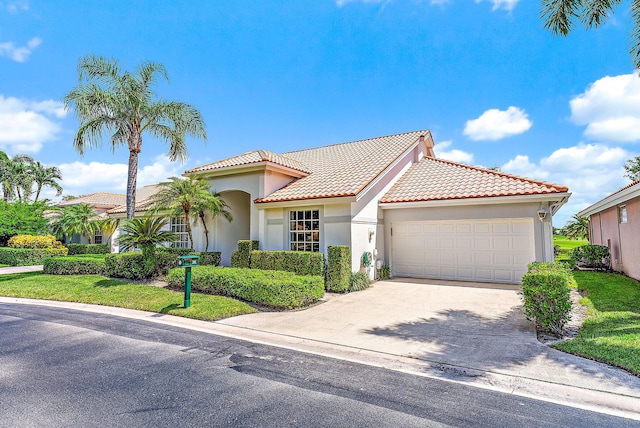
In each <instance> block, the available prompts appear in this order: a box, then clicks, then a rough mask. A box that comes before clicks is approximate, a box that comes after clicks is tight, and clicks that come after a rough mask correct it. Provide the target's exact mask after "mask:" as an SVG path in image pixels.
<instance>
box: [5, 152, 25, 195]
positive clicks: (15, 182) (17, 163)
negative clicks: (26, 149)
mask: <svg viewBox="0 0 640 428" xmlns="http://www.w3.org/2000/svg"><path fill="white" fill-rule="evenodd" d="M2 155H4V156H2ZM2 155H0V160H1V162H2V167H1V169H0V173H1V177H2V190H3V194H4V195H3V197H4V200H5V201H7V202H8V201H9V200H10V199H13V198H14V197H17V200H18V201H20V202H28V199H29V196H30V195H31V188H32V187H33V176H32V173H31V165H32V164H33V158H32V157H31V156H28V155H15V156H13V158H9V157H8V156H7V155H6V154H5V153H2Z"/></svg>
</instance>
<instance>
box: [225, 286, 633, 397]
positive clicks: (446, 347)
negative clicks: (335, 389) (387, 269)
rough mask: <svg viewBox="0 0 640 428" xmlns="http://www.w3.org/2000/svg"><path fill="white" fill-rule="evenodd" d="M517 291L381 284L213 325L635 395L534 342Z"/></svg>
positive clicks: (603, 373)
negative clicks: (303, 306) (300, 307)
mask: <svg viewBox="0 0 640 428" xmlns="http://www.w3.org/2000/svg"><path fill="white" fill-rule="evenodd" d="M518 290H519V286H514V285H504V284H483V283H465V282H453V281H435V280H409V279H402V280H391V281H381V282H377V283H375V284H374V285H373V286H372V287H371V288H369V289H367V290H364V291H360V292H357V293H349V294H346V295H330V296H329V298H328V301H326V302H324V303H321V304H319V305H317V306H314V307H312V308H309V309H306V310H302V311H296V312H262V313H258V314H249V315H242V316H238V317H233V318H228V319H225V320H221V321H219V322H218V324H224V325H228V326H234V327H240V328H245V329H247V330H248V331H252V332H264V333H272V334H273V335H279V336H281V337H286V338H288V339H299V340H300V342H299V343H301V344H302V345H304V344H305V343H314V342H315V343H322V344H324V345H329V346H331V345H335V346H336V348H337V347H340V348H344V347H348V348H351V349H353V350H354V351H355V352H358V351H371V352H374V353H379V354H385V355H388V356H394V357H403V358H405V359H407V360H408V361H416V362H425V363H426V364H427V365H429V366H430V367H431V370H433V368H434V367H435V368H436V370H437V369H439V370H440V371H441V372H442V375H443V376H447V377H450V378H451V377H453V378H457V379H461V380H469V379H471V378H478V379H480V378H482V379H484V381H485V383H487V382H488V383H491V384H493V383H494V382H498V380H496V379H498V378H500V379H501V380H500V382H502V383H503V385H502V386H503V387H505V385H506V387H507V389H509V388H510V387H511V386H513V388H514V389H515V388H517V387H518V386H521V385H518V384H522V383H527V382H529V383H530V386H529V387H530V388H531V389H532V390H535V392H536V393H539V389H541V388H543V389H548V390H551V389H553V388H554V387H555V386H569V387H575V388H579V389H580V391H581V392H580V393H579V394H585V393H586V394H588V393H589V391H606V392H608V393H612V394H614V395H612V396H611V397H610V399H611V401H612V403H614V404H615V401H616V400H617V399H618V398H617V396H618V394H621V395H623V396H626V397H633V400H636V399H638V398H640V379H639V378H638V377H636V376H633V375H631V374H629V373H627V372H625V371H623V370H620V369H616V368H613V367H609V366H607V365H605V364H600V363H597V362H594V361H590V360H587V359H583V358H580V357H575V356H573V355H568V354H565V353H563V352H560V351H556V350H554V349H552V348H549V347H548V346H546V345H543V344H541V343H540V342H538V340H537V339H536V334H535V328H534V326H533V324H532V323H530V322H528V321H527V320H526V319H525V318H524V315H523V313H522V305H521V300H520V296H519V295H518ZM505 382H506V384H505ZM531 382H533V383H531ZM536 382H543V383H544V384H543V385H544V386H540V384H538V383H536ZM525 389H526V388H525ZM520 390H522V388H520ZM532 393H533V392H532ZM562 394H564V392H562ZM556 395H557V394H556ZM597 399H598V400H599V401H600V400H602V398H601V397H598V398H597ZM638 403H640V402H638Z"/></svg>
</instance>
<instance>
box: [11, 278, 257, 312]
mask: <svg viewBox="0 0 640 428" xmlns="http://www.w3.org/2000/svg"><path fill="white" fill-rule="evenodd" d="M0 296H7V297H23V298H29V299H47V300H59V301H65V302H81V303H93V304H96V305H105V306H116V307H120V308H129V309H139V310H142V311H149V312H158V313H162V314H170V315H178V316H182V317H187V318H195V319H199V320H207V321H214V320H218V319H221V318H228V317H232V316H236V315H242V314H248V313H252V312H257V311H256V310H255V309H254V308H252V307H251V306H249V305H247V304H246V303H243V302H239V301H237V300H234V299H230V298H228V297H222V296H212V295H208V294H196V293H192V294H191V306H190V307H189V308H188V309H185V308H183V306H182V305H183V301H184V293H182V292H178V291H171V290H166V289H164V288H160V287H153V286H150V285H144V284H132V283H128V282H124V281H118V280H113V279H109V278H105V277H103V276H99V275H69V276H65V275H45V274H43V273H41V272H30V273H20V274H8V275H0Z"/></svg>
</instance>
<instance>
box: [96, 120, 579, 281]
mask: <svg viewBox="0 0 640 428" xmlns="http://www.w3.org/2000/svg"><path fill="white" fill-rule="evenodd" d="M433 147H434V142H433V139H432V137H431V134H430V132H429V131H426V130H424V131H415V132H408V133H404V134H397V135H391V136H386V137H378V138H371V139H366V140H360V141H354V142H349V143H343V144H335V145H330V146H325V147H318V148H311V149H305V150H299V151H294V152H289V153H283V154H275V153H272V152H269V151H266V150H256V151H253V152H249V153H244V154H242V155H239V156H235V157H232V158H229V159H225V160H221V161H217V162H213V163H210V164H207V165H203V166H199V167H197V168H193V169H190V170H188V171H186V172H185V174H184V175H185V176H190V175H195V176H198V177H202V178H204V179H206V180H207V181H208V182H209V183H211V190H212V191H216V192H219V193H220V195H221V197H222V199H223V200H224V201H225V202H226V203H227V204H228V205H229V207H230V209H231V213H232V214H233V218H234V219H233V221H232V222H231V223H229V222H227V221H226V220H225V219H223V218H216V219H210V218H209V219H207V225H208V229H209V231H210V246H209V250H210V251H211V250H215V251H221V252H222V262H223V265H229V264H230V257H231V253H232V252H233V251H235V250H236V247H237V242H238V240H241V239H253V240H257V241H259V242H260V248H261V249H264V250H282V249H286V250H306V251H321V252H324V253H325V254H326V252H327V247H329V246H332V245H348V246H349V247H350V248H351V253H352V270H353V271H358V270H360V269H361V268H362V256H363V254H364V253H371V254H372V256H373V258H374V265H376V264H377V265H380V264H389V265H390V266H391V270H392V274H393V275H394V276H401V277H418V278H438V279H450V280H467V281H486V282H506V283H518V282H520V280H521V278H522V275H523V274H524V273H525V272H526V270H527V264H528V263H530V262H533V261H552V260H553V239H552V224H551V220H552V215H553V214H555V212H556V211H557V210H558V209H559V208H560V207H561V206H562V205H563V204H564V203H566V201H567V200H568V198H569V196H570V193H568V189H567V187H565V186H561V185H556V184H550V183H546V182H542V181H538V180H533V179H529V178H523V177H518V176H514V175H510V174H504V173H501V172H496V171H492V170H488V169H484V168H478V167H472V166H467V165H463V164H459V163H455V162H450V161H446V160H442V159H438V158H437V157H436V154H435V153H434V152H433ZM138 209H139V210H141V211H143V210H144V207H143V206H140V207H137V210H138ZM124 212H125V211H124V207H119V208H112V209H110V210H109V211H107V213H108V214H109V215H110V216H122V217H124ZM176 221H178V219H176ZM174 226H175V227H174ZM174 226H172V229H174V230H177V226H179V225H174ZM193 232H194V241H195V242H194V247H195V249H196V250H200V251H202V250H204V246H205V240H204V232H203V229H202V226H201V225H194V227H193ZM376 262H377V263H376ZM373 270H374V269H371V270H370V271H371V274H373Z"/></svg>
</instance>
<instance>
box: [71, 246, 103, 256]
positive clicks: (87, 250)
mask: <svg viewBox="0 0 640 428" xmlns="http://www.w3.org/2000/svg"><path fill="white" fill-rule="evenodd" d="M66 247H67V248H68V249H69V255H70V256H75V255H78V254H109V253H110V252H111V246H110V245H109V244H66Z"/></svg>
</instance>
